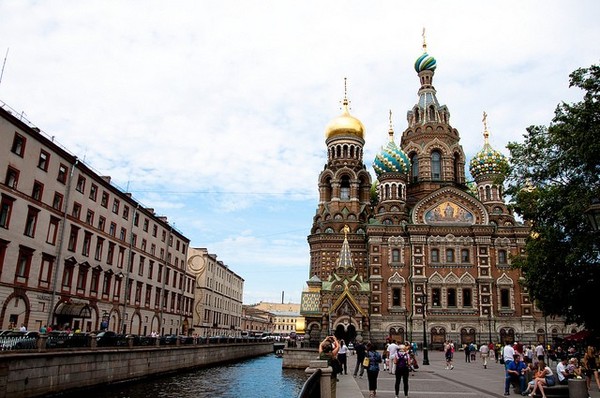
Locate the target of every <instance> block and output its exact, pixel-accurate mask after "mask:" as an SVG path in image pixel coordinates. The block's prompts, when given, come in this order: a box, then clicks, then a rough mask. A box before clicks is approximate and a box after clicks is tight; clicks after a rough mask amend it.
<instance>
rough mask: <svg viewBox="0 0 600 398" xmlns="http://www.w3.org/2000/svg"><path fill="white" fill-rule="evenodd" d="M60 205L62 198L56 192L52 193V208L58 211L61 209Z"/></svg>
mask: <svg viewBox="0 0 600 398" xmlns="http://www.w3.org/2000/svg"><path fill="white" fill-rule="evenodd" d="M62 204H63V196H62V195H61V194H60V193H58V192H54V198H53V199H52V208H53V209H54V210H58V211H60V210H61V209H62Z"/></svg>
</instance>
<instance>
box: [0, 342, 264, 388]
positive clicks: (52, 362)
mask: <svg viewBox="0 0 600 398" xmlns="http://www.w3.org/2000/svg"><path fill="white" fill-rule="evenodd" d="M271 352H273V343H256V344H210V345H201V346H172V347H140V348H134V349H128V348H110V349H79V350H70V351H69V350H65V351H53V352H22V353H2V354H1V355H0V397H11V398H30V397H38V396H42V395H47V394H53V393H59V392H65V391H72V390H77V389H83V388H89V387H94V386H100V385H105V384H111V383H118V382H124V381H130V380H135V379H142V378H146V377H150V376H153V375H162V374H168V373H173V372H178V371H183V370H186V369H192V368H200V367H206V366H212V365H217V364H223V363H228V362H235V361H239V360H242V359H246V358H252V357H257V356H261V355H265V354H268V353H271Z"/></svg>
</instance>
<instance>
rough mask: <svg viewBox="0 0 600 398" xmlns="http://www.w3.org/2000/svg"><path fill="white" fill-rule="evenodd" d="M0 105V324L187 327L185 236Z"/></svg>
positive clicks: (141, 330) (189, 299) (189, 297)
mask: <svg viewBox="0 0 600 398" xmlns="http://www.w3.org/2000/svg"><path fill="white" fill-rule="evenodd" d="M15 115H17V113H16V112H14V111H12V110H11V109H10V108H9V107H8V106H7V105H5V104H3V103H0V142H1V143H2V145H0V179H1V180H0V199H1V207H0V305H1V310H0V328H3V329H6V328H9V327H14V326H20V325H21V324H24V325H25V326H26V327H27V328H28V329H31V330H34V329H38V328H39V327H41V326H42V325H52V326H53V327H54V328H61V329H62V328H71V329H80V330H82V331H94V330H98V329H101V328H108V329H109V330H115V331H119V332H123V333H134V334H142V335H147V334H150V333H151V332H152V331H156V332H158V333H161V334H170V333H187V332H188V331H189V329H190V327H191V322H192V311H193V306H194V283H193V276H192V275H191V274H189V273H188V272H187V271H186V259H187V251H188V247H189V239H188V238H186V237H185V236H184V235H183V234H182V233H181V232H179V231H178V230H176V229H175V228H174V227H173V226H172V225H171V224H169V222H168V220H167V218H166V217H161V216H157V215H156V214H155V212H154V210H153V209H151V208H147V207H144V206H143V205H142V204H141V203H139V202H138V201H136V200H135V199H134V198H133V197H132V195H131V194H129V193H127V192H123V191H122V190H120V189H118V188H117V187H116V186H115V185H114V184H111V180H110V177H106V176H101V175H98V174H97V173H96V172H95V171H94V170H93V169H92V168H91V166H88V165H86V164H85V163H84V162H82V161H81V160H80V159H78V158H77V157H76V156H74V155H73V154H71V153H69V152H68V150H67V149H65V148H63V147H62V146H60V145H59V144H58V143H57V142H55V141H54V139H53V138H50V137H48V136H47V135H46V134H44V133H43V132H42V131H40V129H39V128H36V127H35V126H33V125H32V124H31V123H30V122H28V121H27V120H24V119H22V118H20V117H16V116H15Z"/></svg>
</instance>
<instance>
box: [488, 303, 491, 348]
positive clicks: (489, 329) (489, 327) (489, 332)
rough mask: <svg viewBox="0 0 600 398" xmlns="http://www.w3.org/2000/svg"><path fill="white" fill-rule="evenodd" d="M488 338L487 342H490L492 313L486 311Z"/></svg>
mask: <svg viewBox="0 0 600 398" xmlns="http://www.w3.org/2000/svg"><path fill="white" fill-rule="evenodd" d="M488 335H489V336H488V337H489V342H490V343H491V342H492V313H491V312H490V310H488Z"/></svg>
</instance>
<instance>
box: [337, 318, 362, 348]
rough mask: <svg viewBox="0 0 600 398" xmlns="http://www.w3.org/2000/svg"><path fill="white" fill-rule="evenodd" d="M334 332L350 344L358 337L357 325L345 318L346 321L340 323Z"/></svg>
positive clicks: (339, 338)
mask: <svg viewBox="0 0 600 398" xmlns="http://www.w3.org/2000/svg"><path fill="white" fill-rule="evenodd" d="M333 334H334V336H335V337H336V338H337V339H338V340H344V342H345V343H346V344H348V343H349V342H351V341H354V340H355V339H356V335H357V333H356V326H355V325H354V324H353V323H352V322H349V321H348V319H345V320H344V322H340V323H338V325H337V326H336V327H335V332H334V333H333Z"/></svg>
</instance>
